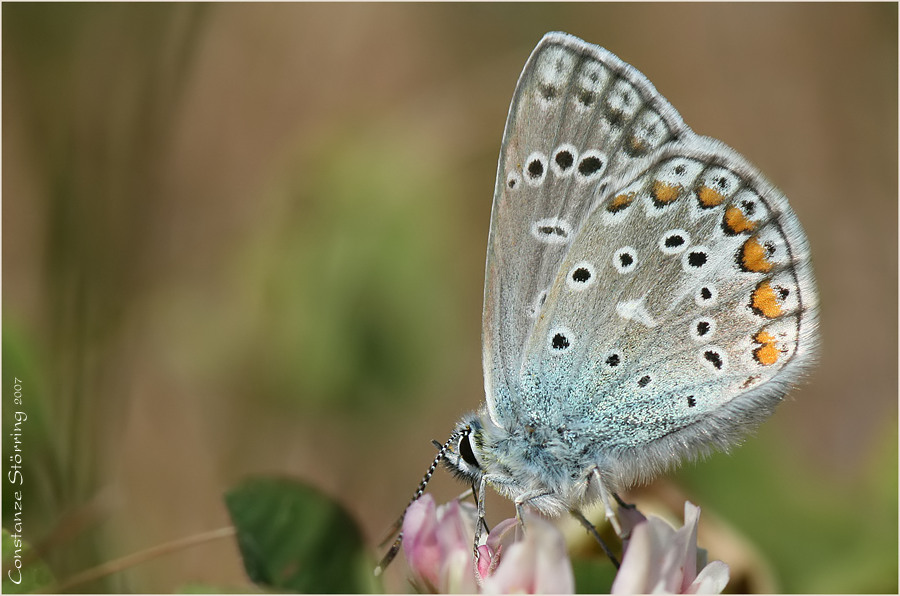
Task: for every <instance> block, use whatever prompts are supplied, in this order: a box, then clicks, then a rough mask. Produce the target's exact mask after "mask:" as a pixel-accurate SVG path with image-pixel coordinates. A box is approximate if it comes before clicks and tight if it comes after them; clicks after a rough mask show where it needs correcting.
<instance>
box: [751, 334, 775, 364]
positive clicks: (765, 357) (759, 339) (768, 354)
mask: <svg viewBox="0 0 900 596" xmlns="http://www.w3.org/2000/svg"><path fill="white" fill-rule="evenodd" d="M753 341H754V342H756V343H758V344H760V346H759V347H758V348H756V349H755V350H753V357H754V358H756V361H757V362H759V363H760V364H762V365H763V366H771V365H772V364H775V363H776V362H778V356H779V351H778V347H777V345H776V344H775V337H774V336H773V335H771V334H769V333H766V332H765V331H760V332H759V333H757V334H756V335H755V336H754V337H753Z"/></svg>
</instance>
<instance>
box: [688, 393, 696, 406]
mask: <svg viewBox="0 0 900 596" xmlns="http://www.w3.org/2000/svg"><path fill="white" fill-rule="evenodd" d="M687 402H688V407H689V408H693V407H694V406H696V405H697V400H696V399H694V396H693V395H688V398H687Z"/></svg>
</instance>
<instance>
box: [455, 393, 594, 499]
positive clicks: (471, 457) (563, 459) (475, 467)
mask: <svg viewBox="0 0 900 596" xmlns="http://www.w3.org/2000/svg"><path fill="white" fill-rule="evenodd" d="M454 436H455V438H456V440H454V446H453V448H452V449H451V450H450V453H449V454H448V456H447V464H448V466H449V467H450V469H451V470H452V471H453V472H454V473H456V474H457V475H458V476H460V477H462V478H463V479H465V480H467V481H469V482H471V483H472V484H473V486H475V488H476V489H477V488H478V485H479V484H480V483H481V482H482V479H484V481H485V482H486V483H487V484H488V485H490V486H491V487H492V488H493V489H495V490H496V491H497V492H498V493H500V494H501V495H503V496H505V497H507V498H509V499H511V500H513V501H516V502H517V503H520V504H524V505H526V506H528V507H532V508H534V509H537V510H539V511H541V512H542V513H545V514H548V515H560V514H562V513H565V512H567V511H569V510H571V509H573V508H581V507H583V506H584V505H585V504H587V503H590V502H592V501H594V500H595V499H596V498H597V496H598V489H599V487H598V486H597V483H596V481H594V480H592V479H593V478H595V477H596V476H595V474H594V472H595V470H600V471H601V473H602V470H603V462H602V461H598V460H597V458H596V455H595V454H593V453H592V452H591V450H590V449H588V448H586V447H585V446H584V444H583V443H579V442H578V441H577V440H575V434H574V433H569V432H567V429H566V428H565V427H564V426H554V425H548V424H540V423H537V422H536V421H535V422H534V423H533V424H527V423H526V424H517V425H511V426H510V427H502V426H498V425H497V424H495V423H494V422H493V420H491V418H490V416H489V415H488V413H487V411H486V410H484V409H483V410H481V411H480V412H478V413H472V414H469V415H467V416H465V417H464V418H463V419H462V420H461V421H460V423H459V424H458V425H457V428H456V430H455V431H454Z"/></svg>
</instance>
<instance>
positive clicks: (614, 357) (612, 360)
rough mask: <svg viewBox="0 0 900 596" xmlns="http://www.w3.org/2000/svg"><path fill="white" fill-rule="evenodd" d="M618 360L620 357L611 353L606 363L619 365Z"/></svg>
mask: <svg viewBox="0 0 900 596" xmlns="http://www.w3.org/2000/svg"><path fill="white" fill-rule="evenodd" d="M619 362H621V359H620V358H619V355H618V354H611V355H610V356H609V358H607V359H606V363H607V364H608V365H610V366H619Z"/></svg>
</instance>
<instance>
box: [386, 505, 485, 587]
mask: <svg viewBox="0 0 900 596" xmlns="http://www.w3.org/2000/svg"><path fill="white" fill-rule="evenodd" d="M477 518H478V512H477V510H476V509H475V507H474V506H473V505H471V504H470V503H466V504H461V503H460V502H459V501H458V500H453V501H450V502H449V503H447V504H445V505H441V506H440V507H437V508H435V506H434V499H433V498H432V497H431V495H427V494H426V495H423V496H422V497H421V498H420V499H419V500H418V501H416V502H414V503H412V504H411V505H410V506H409V509H407V510H406V515H405V517H404V518H403V554H404V555H405V556H406V561H407V562H408V563H409V566H410V569H412V572H413V575H414V579H415V581H416V582H417V583H419V584H420V586H419V587H420V588H422V589H423V590H427V591H429V592H436V593H469V594H471V593H475V592H477V591H478V585H477V584H476V583H475V573H474V567H473V565H472V544H473V542H474V540H475V521H476V519H477Z"/></svg>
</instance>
